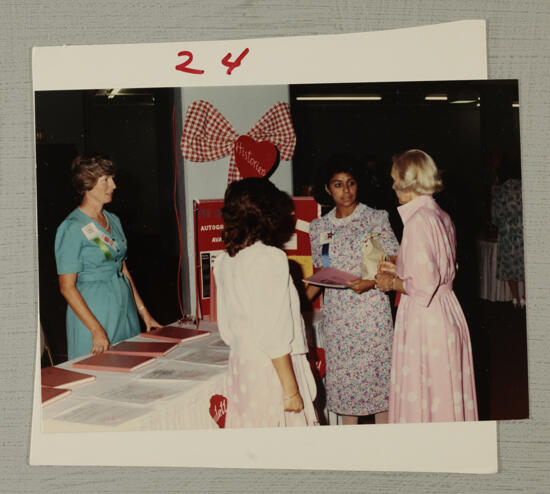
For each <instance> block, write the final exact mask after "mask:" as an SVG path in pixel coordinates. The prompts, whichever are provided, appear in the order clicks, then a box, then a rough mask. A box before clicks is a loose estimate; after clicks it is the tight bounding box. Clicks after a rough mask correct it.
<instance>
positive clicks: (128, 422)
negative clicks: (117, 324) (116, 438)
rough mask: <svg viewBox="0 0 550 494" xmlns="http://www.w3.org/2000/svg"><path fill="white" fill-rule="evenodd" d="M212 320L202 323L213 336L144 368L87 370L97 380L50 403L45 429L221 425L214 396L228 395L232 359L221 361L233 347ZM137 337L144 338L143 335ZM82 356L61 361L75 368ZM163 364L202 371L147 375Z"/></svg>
mask: <svg viewBox="0 0 550 494" xmlns="http://www.w3.org/2000/svg"><path fill="white" fill-rule="evenodd" d="M208 326H209V327H203V326H202V325H201V329H207V330H209V331H211V332H212V334H211V335H209V336H208V337H205V338H202V339H199V340H195V341H191V342H188V343H181V344H180V345H178V347H177V348H176V349H175V350H173V351H172V352H170V353H169V354H168V355H166V356H165V357H161V358H158V359H157V360H156V361H155V362H154V363H153V364H151V365H148V366H146V367H144V368H142V369H140V370H138V371H135V372H130V373H120V372H102V371H89V370H85V371H81V372H85V373H87V374H93V375H95V376H96V381H94V382H93V383H89V384H84V385H82V386H78V387H75V388H74V389H73V390H72V394H71V395H70V396H69V397H67V398H65V399H63V400H60V401H58V402H57V403H54V404H53V405H50V406H48V407H46V408H44V409H43V410H42V430H43V431H44V432H99V431H158V430H176V429H216V428H218V425H217V424H216V422H215V421H214V420H213V419H212V417H211V415H210V412H209V409H210V398H211V397H212V396H213V395H215V394H217V395H222V396H226V386H225V373H226V370H227V364H225V363H223V362H220V353H223V352H226V353H227V355H229V349H228V348H227V347H225V345H224V344H223V342H221V340H220V338H219V335H218V333H217V331H215V330H214V328H215V326H213V325H211V324H208ZM131 340H134V341H136V340H141V341H144V340H143V339H140V338H139V337H135V338H132V339H131ZM191 349H197V352H191V351H190V350H191ZM209 350H213V351H212V352H210V351H209ZM209 354H211V355H212V359H211V360H212V361H210V360H209V358H208V355H209ZM185 355H193V360H192V361H191V362H189V361H185V360H184V358H185ZM198 356H200V357H201V359H200V360H201V361H200V362H198V361H197V360H198V359H197V357H198ZM81 358H85V357H81ZM81 358H79V359H75V360H72V361H68V362H65V363H63V364H61V365H59V367H62V368H65V369H71V366H72V364H73V363H74V362H75V361H77V360H80V359H81ZM162 368H167V369H169V370H173V369H175V370H176V371H177V370H178V369H180V368H181V369H184V370H186V371H187V370H189V369H190V368H191V369H193V370H194V371H196V372H193V373H192V374H193V375H195V377H193V378H191V379H185V380H181V379H149V378H145V377H147V375H148V374H150V373H151V372H152V371H154V370H155V369H162Z"/></svg>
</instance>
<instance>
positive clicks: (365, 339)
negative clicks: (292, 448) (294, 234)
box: [309, 204, 399, 415]
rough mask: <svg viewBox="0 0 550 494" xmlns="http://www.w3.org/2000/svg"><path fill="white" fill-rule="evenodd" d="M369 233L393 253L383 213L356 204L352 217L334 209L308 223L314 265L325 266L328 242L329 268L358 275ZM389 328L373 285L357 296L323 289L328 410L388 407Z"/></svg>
mask: <svg viewBox="0 0 550 494" xmlns="http://www.w3.org/2000/svg"><path fill="white" fill-rule="evenodd" d="M370 232H373V233H380V234H382V238H381V240H382V243H383V245H384V249H385V252H386V255H395V254H396V253H397V250H398V248H399V244H398V242H397V239H396V238H395V235H394V233H393V231H392V229H391V226H390V223H389V220H388V213H387V212H386V211H383V210H376V209H372V208H370V207H368V206H366V205H364V204H358V205H357V207H356V208H355V210H354V211H353V213H352V214H351V215H349V216H347V217H345V218H336V215H335V209H333V210H332V211H330V212H329V213H327V214H326V215H325V216H323V217H321V218H319V219H316V220H314V221H313V222H312V223H311V226H310V232H309V235H310V241H311V250H312V256H313V264H314V265H315V266H316V267H317V268H320V267H322V266H323V254H322V250H323V245H324V244H327V243H328V244H329V246H328V258H329V261H330V267H333V268H336V269H340V270H342V271H347V272H349V273H352V274H355V275H357V277H358V278H360V277H361V267H360V263H361V246H362V245H363V242H364V240H365V237H366V235H367V234H368V233H370ZM325 250H326V247H325ZM324 257H325V258H326V257H327V256H326V255H325V256H324ZM325 264H326V262H325ZM392 329H393V321H392V316H391V309H390V302H389V299H388V296H387V295H386V294H384V293H382V292H381V291H379V290H376V289H372V290H369V291H367V292H364V293H362V294H357V293H355V292H354V291H353V290H350V289H330V288H325V293H324V299H323V323H322V330H323V334H324V343H325V352H326V359H327V373H326V381H325V385H326V391H327V406H328V408H329V410H332V411H333V412H336V413H338V414H342V415H370V414H373V413H378V412H382V411H385V410H387V409H388V396H389V386H390V369H391V354H392V338H393V331H392Z"/></svg>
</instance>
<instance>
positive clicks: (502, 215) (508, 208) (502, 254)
mask: <svg viewBox="0 0 550 494" xmlns="http://www.w3.org/2000/svg"><path fill="white" fill-rule="evenodd" d="M493 194H494V197H493V204H492V222H493V224H494V225H495V226H496V227H498V241H497V279H499V280H517V281H523V279H524V274H523V272H524V269H523V226H522V207H521V181H520V180H518V179H510V180H507V181H506V182H504V183H503V184H502V185H497V186H496V187H495V188H494V193H493Z"/></svg>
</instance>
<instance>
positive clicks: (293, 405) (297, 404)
mask: <svg viewBox="0 0 550 494" xmlns="http://www.w3.org/2000/svg"><path fill="white" fill-rule="evenodd" d="M283 407H284V409H285V412H295V413H297V412H301V411H302V410H303V409H304V402H303V401H302V397H301V396H300V393H299V392H298V391H296V393H294V394H293V395H290V396H286V397H285V396H283Z"/></svg>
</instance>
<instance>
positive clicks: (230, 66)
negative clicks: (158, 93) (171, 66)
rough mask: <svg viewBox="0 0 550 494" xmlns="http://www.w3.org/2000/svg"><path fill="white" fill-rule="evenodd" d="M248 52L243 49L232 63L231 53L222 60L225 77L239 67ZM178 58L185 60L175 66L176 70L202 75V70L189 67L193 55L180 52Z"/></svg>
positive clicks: (187, 52)
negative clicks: (225, 70) (184, 58)
mask: <svg viewBox="0 0 550 494" xmlns="http://www.w3.org/2000/svg"><path fill="white" fill-rule="evenodd" d="M249 51H250V50H249V49H248V48H245V49H244V50H243V51H242V53H241V54H240V55H239V56H238V57H237V58H236V59H235V60H234V61H232V60H231V52H229V53H228V54H227V55H225V57H223V58H222V65H224V66H225V67H227V75H231V72H233V69H236V68H237V67H239V66H240V65H241V62H242V60H243V58H244V57H246V55H247V54H248V52H249ZM178 57H187V60H186V61H185V62H182V63H180V64H179V65H176V70H180V71H181V72H187V73H188V74H204V70H202V69H193V68H191V67H189V64H190V63H191V62H192V61H193V54H192V53H191V52H190V51H187V50H185V51H180V52H179V53H178Z"/></svg>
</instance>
